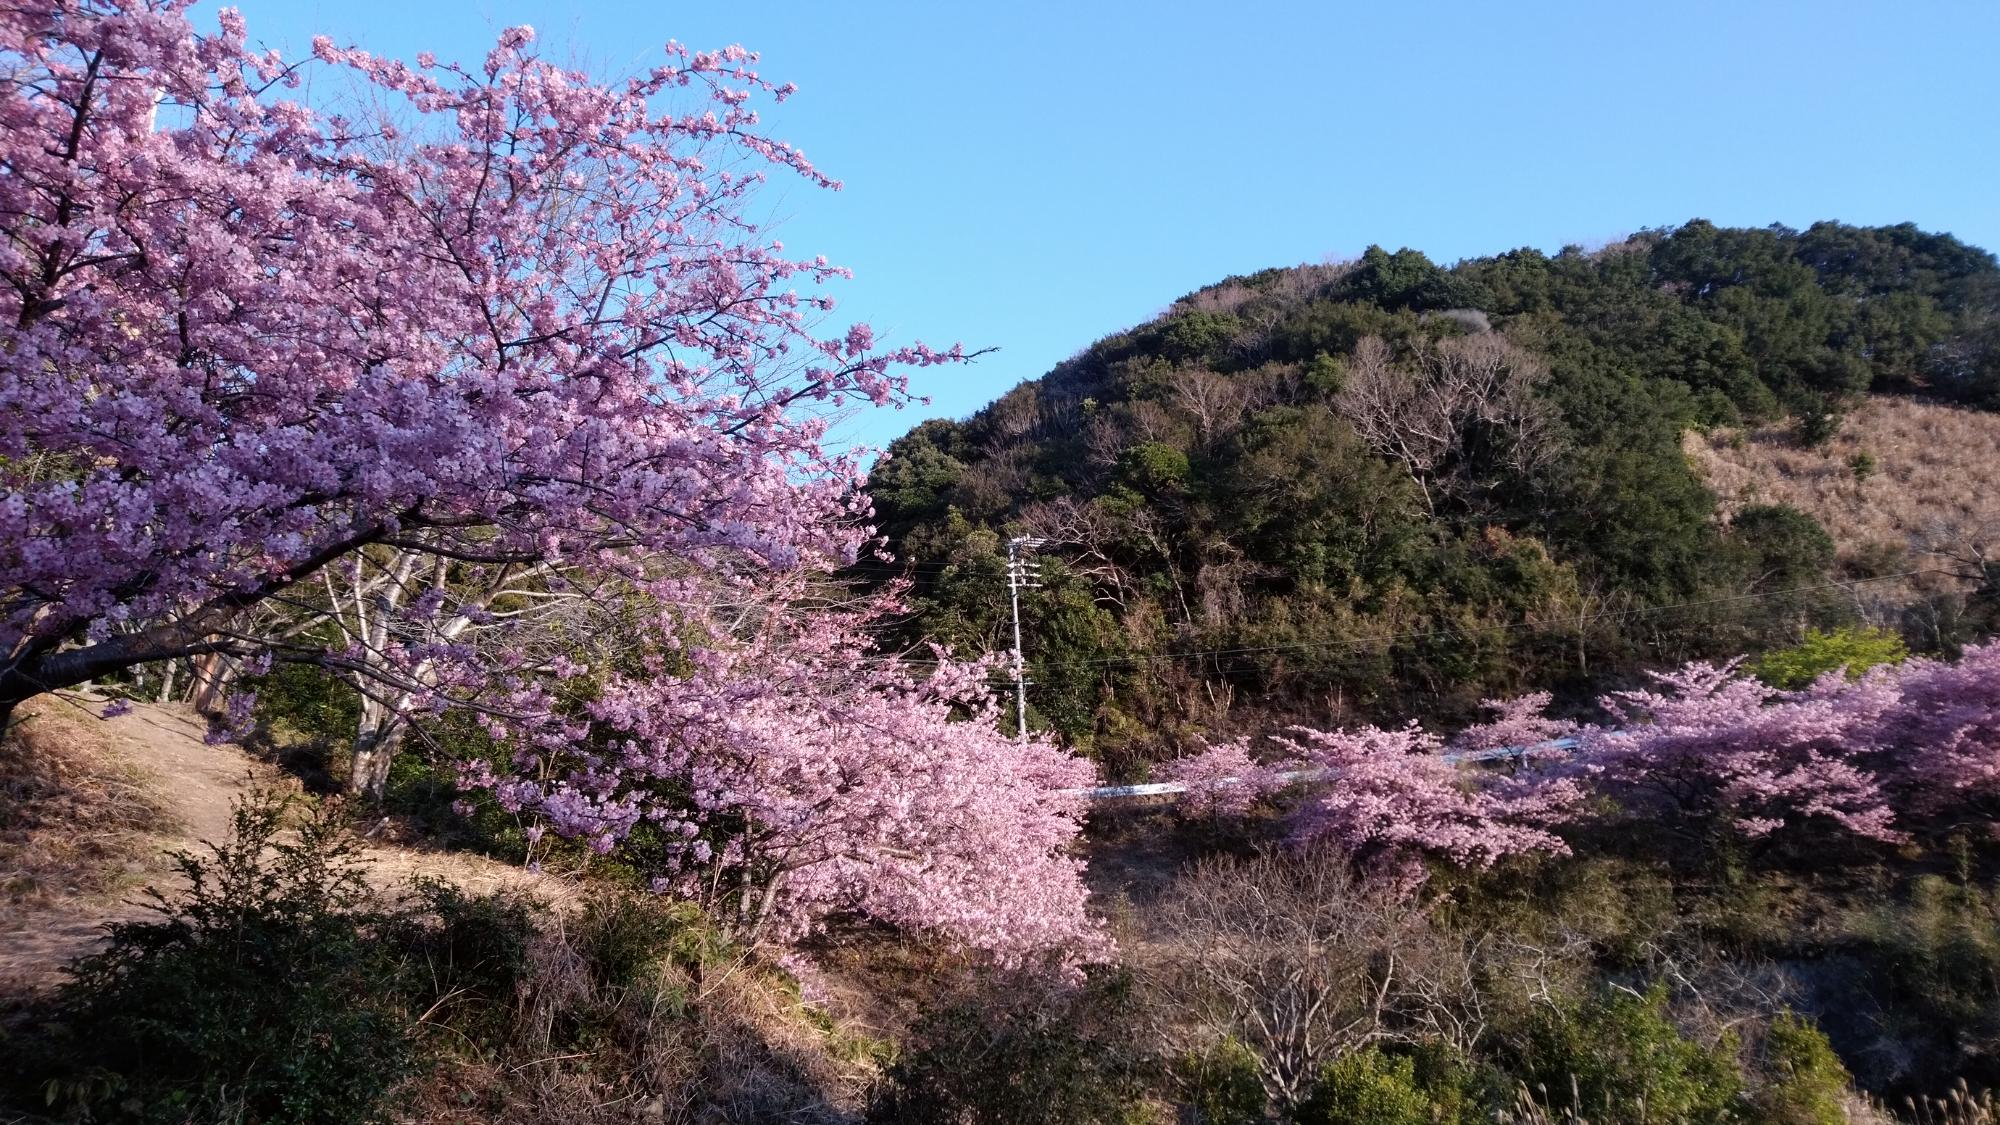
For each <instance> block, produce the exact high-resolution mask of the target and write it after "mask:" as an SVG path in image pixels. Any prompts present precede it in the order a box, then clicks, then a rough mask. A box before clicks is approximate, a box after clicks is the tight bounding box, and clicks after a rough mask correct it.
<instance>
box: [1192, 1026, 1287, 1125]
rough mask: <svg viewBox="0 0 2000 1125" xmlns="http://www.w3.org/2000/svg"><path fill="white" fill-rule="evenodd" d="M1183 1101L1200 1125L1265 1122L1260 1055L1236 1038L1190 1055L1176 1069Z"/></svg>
mask: <svg viewBox="0 0 2000 1125" xmlns="http://www.w3.org/2000/svg"><path fill="white" fill-rule="evenodd" d="M1174 1070H1175V1077H1176V1078H1177V1079H1178V1080H1179V1083H1180V1088H1181V1091H1182V1100H1183V1103H1184V1104H1185V1105H1186V1106H1187V1108H1188V1109H1189V1110H1191V1111H1193V1113H1194V1119H1195V1121H1196V1123H1197V1125H1256V1122H1259V1121H1262V1120H1264V1106H1265V1098H1264V1084H1263V1082H1262V1081H1260V1080H1259V1079H1258V1077H1257V1055H1256V1053H1255V1052H1253V1051H1251V1050H1250V1048H1248V1047H1246V1046H1244V1045H1243V1044H1242V1043H1240V1042H1238V1041H1237V1040H1235V1039H1225V1040H1223V1041H1222V1042H1221V1043H1218V1044H1216V1045H1215V1046H1214V1047H1211V1048H1209V1049H1208V1050H1206V1051H1194V1052H1189V1053H1188V1055H1187V1056H1186V1057H1185V1058H1183V1059H1182V1060H1181V1061H1180V1063H1179V1065H1177V1066H1176V1067H1175V1068H1174Z"/></svg>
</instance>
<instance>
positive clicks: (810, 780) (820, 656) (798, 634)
mask: <svg viewBox="0 0 2000 1125" xmlns="http://www.w3.org/2000/svg"><path fill="white" fill-rule="evenodd" d="M678 632H679V633H680V634H681V635H683V636H685V635H687V634H688V633H689V632H690V630H689V627H688V622H687V621H686V620H685V619H682V620H681V621H680V622H678ZM696 632H698V633H700V634H701V639H699V640H698V641H693V642H683V643H682V644H681V647H680V649H679V650H678V652H677V653H675V654H674V655H676V656H678V657H680V658H681V659H679V660H655V661H652V662H650V666H649V667H647V668H646V669H645V670H644V671H643V672H641V673H638V674H618V675H612V676H609V677H608V678H606V679H605V680H604V681H603V683H602V685H601V690H599V691H598V692H597V693H596V694H595V697H594V698H593V699H592V701H591V702H590V703H589V704H588V705H587V706H586V707H585V711H586V715H585V716H584V718H583V723H584V729H583V731H581V732H577V731H570V730H565V731H563V732H561V733H559V734H558V735H557V736H555V737H550V738H540V737H527V738H522V739H517V751H518V752H517V754H516V757H515V759H514V762H513V765H514V769H513V771H512V772H510V773H496V772H494V771H492V770H491V769H490V768H487V767H475V768H474V769H473V770H472V771H471V772H469V773H468V775H467V777H466V779H465V780H466V781H467V783H468V784H470V785H473V786H475V787H483V788H486V789H489V790H490V791H491V792H492V794H493V795H494V796H495V797H496V798H497V799H498V800H499V802H500V803H501V804H502V805H503V806H504V807H506V808H508V809H510V810H514V811H517V812H521V813H525V814H527V815H530V816H532V817H534V818H535V819H536V820H538V821H539V822H540V823H543V824H546V825H547V826H548V828H549V830H550V831H552V832H554V833H556V834H557V835H559V836H563V837H569V838H574V839H580V840H583V841H585V842H588V843H589V844H591V845H592V846H593V847H595V848H597V849H599V850H605V851H608V850H611V849H613V848H616V847H620V846H623V845H626V844H630V843H636V842H638V841H639V840H640V839H642V838H643V840H644V842H645V846H644V847H643V848H633V849H630V854H632V855H634V856H643V857H645V858H644V859H642V860H635V861H636V862H644V863H648V864H650V865H651V870H650V872H649V873H650V874H651V876H652V877H653V879H654V884H655V886H656V887H657V888H659V889H660V890H663V891H668V892H672V893H676V894H680V895H684V896H687V897H690V898H693V899H696V900H699V901H703V902H704V904H705V905H706V906H707V907H708V908H709V909H710V910H711V912H712V913H714V914H715V915H716V916H717V917H719V918H721V919H723V920H724V922H725V924H727V925H730V926H732V927H733V928H735V929H736V930H737V932H738V933H739V934H740V935H742V936H743V937H745V938H746V939H748V940H753V941H760V940H769V941H771V942H774V943H776V944H779V945H786V944H792V943H796V942H797V941H798V940H799V939H801V938H804V937H806V936H808V935H810V934H811V933H812V932H814V931H815V930H816V929H818V928H819V927H821V926H822V925H824V924H825V923H826V921H827V920H828V919H831V918H835V917H847V918H865V919H869V920H873V921H875V922H878V923H882V924H886V925H890V926H894V927H896V928H899V929H903V930H905V931H909V932H915V933H920V934H926V935H930V936H933V937H935V938H937V939H940V940H942V941H943V942H944V943H946V944H948V945H952V946H957V947H962V948H967V949H974V950H979V951H983V952H985V953H988V954H991V955H992V956H994V957H995V958H996V959H997V960H999V961H1000V962H1002V963H1005V964H1018V963H1021V962H1024V961H1026V960H1029V959H1033V958H1051V959H1053V960H1055V961H1058V962H1062V963H1067V964H1070V965H1074V964H1076V963H1078V962H1080V961H1081V960H1087V959H1090V958H1092V957H1094V956H1096V955H1097V954H1099V953H1101V952H1102V951H1103V950H1104V948H1105V940H1104V937H1103V934H1102V932H1101V930H1100V929H1099V927H1098V925H1097V923H1095V922H1094V921H1093V920H1092V919H1091V918H1090V916H1089V914H1088V912H1087V910H1086V909H1085V906H1086V898H1087V892H1086V889H1085V886H1084V883H1083V879H1082V863H1081V861H1080V860H1079V859H1077V858H1076V857H1075V856H1073V855H1072V854H1071V848H1072V845H1073V844H1074V843H1075V841H1076V838H1077V835H1078V833H1079V831H1080V828H1081V821H1082V815H1083V798H1082V797H1081V796H1080V795H1079V794H1078V793H1077V792H1075V791H1076V790H1077V789H1079V788H1080V787H1082V786H1086V785H1088V784H1089V783H1090V781H1091V778H1092V769H1091V767H1090V765H1089V763H1088V762H1085V761H1084V760H1082V759H1079V758H1076V757H1073V756H1071V755H1070V754H1068V753H1066V752H1064V751H1062V750H1061V749H1059V748H1058V747H1056V746H1055V745H1053V744H1052V743H1050V742H1049V741H1047V740H1046V739H1044V738H1041V737H1033V738H1027V739H1015V738H1010V737H1006V736H1004V735H1002V734H1001V733H999V729H998V724H997V721H996V720H997V715H996V713H995V711H994V703H993V699H992V696H991V692H990V690H989V687H988V685H987V676H988V674H989V669H988V668H987V667H986V666H985V665H984V664H982V663H978V662H962V661H956V660H952V659H951V658H950V657H949V656H948V655H947V654H944V653H934V654H933V656H934V660H933V661H932V662H930V663H929V665H928V667H927V670H926V671H923V672H921V673H919V672H917V671H915V670H913V669H912V667H911V666H910V665H908V664H906V663H904V662H902V661H898V660H892V659H883V658H879V657H875V656H873V655H870V654H869V653H868V650H867V645H866V643H865V638H864V634H863V632H862V630H861V629H860V627H859V620H858V619H857V618H854V617H843V616H842V615H837V614H832V613H828V612H825V611H814V612H810V613H803V614H799V615H797V616H792V615H789V614H786V613H784V612H782V607H773V612H772V613H770V614H768V615H766V617H765V619H764V623H763V624H762V626H761V627H760V628H759V629H758V630H757V631H756V632H755V634H754V635H750V636H725V635H723V634H722V633H721V632H720V631H719V630H717V629H711V628H704V629H701V630H696ZM579 735H580V736H579Z"/></svg>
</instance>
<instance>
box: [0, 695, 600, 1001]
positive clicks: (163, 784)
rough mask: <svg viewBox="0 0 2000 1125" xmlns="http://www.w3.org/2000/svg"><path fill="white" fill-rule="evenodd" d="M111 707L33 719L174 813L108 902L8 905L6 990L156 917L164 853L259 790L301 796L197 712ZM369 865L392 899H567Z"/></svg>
mask: <svg viewBox="0 0 2000 1125" xmlns="http://www.w3.org/2000/svg"><path fill="white" fill-rule="evenodd" d="M103 705H104V702H103V701H102V700H95V701H93V700H84V699H76V700H71V701H54V700H47V701H40V702H38V703H36V704H35V705H34V707H35V708H36V710H35V711H34V712H32V713H31V715H35V716H50V718H48V719H46V720H45V721H44V733H43V737H44V738H61V739H65V740H75V741H76V742H81V743H86V745H81V746H77V747H76V749H78V750H79V751H81V752H80V753H79V754H78V755H77V760H78V761H81V762H87V763H95V764H96V765H97V767H98V768H100V769H101V768H107V767H108V768H113V769H118V770H121V771H122V772H123V773H124V774H125V776H127V777H128V778H129V779H130V780H131V782H132V784H134V785H137V786H138V787H140V788H142V789H143V790H144V791H145V794H146V796H147V798H148V799H149V800H150V801H151V802H152V803H153V804H154V805H155V806H156V807H157V808H158V810H159V812H160V813H161V814H163V815H161V816H160V817H159V818H157V819H158V822H159V824H160V825H161V827H160V828H159V829H158V830H156V831H154V832H150V833H146V834H144V835H143V836H141V837H140V838H138V839H136V840H132V841H129V843H128V846H127V848H126V850H127V851H128V852H129V854H130V858H129V859H128V860H127V861H126V862H125V863H124V865H123V869H122V870H120V871H116V872H112V873H107V874H106V878H105V880H104V881H105V882H106V883H108V889H106V890H104V891H102V892H99V893H94V894H87V895H80V896H60V897H57V898H55V899H54V900H53V901H44V902H33V903H30V904H28V905H27V906H25V907H14V908H9V907H8V906H7V905H6V903H5V902H4V900H0V910H6V911H9V912H10V913H11V914H12V915H13V916H7V917H0V989H4V990H6V991H16V990H19V989H21V988H23V987H27V988H37V987H42V986H45V985H47V984H49V983H52V982H53V981H55V980H56V979H58V978H59V976H60V972H61V967H62V965H63V964H64V963H66V962H68V961H70V960H72V959H74V958H76V957H78V956H81V955H83V954H86V953H88V952H90V951H92V950H94V949H95V948H97V947H98V946H99V945H100V944H101V943H102V942H103V938H104V932H103V931H104V927H105V926H106V925H107V924H109V923H112V922H118V921H127V920H132V919H137V918H142V917H146V916H147V915H148V914H150V911H148V910H147V908H146V905H145V899H144V896H143V891H144V889H145V888H146V887H148V886H154V887H159V888H160V889H161V890H163V891H167V892H168V893H171V889H172V888H173V887H174V886H175V884H176V883H177V882H178V880H179V876H178V874H177V873H176V872H175V871H173V869H172V867H171V865H170V862H169V861H168V860H167V858H166V854H165V853H166V852H168V851H176V850H191V851H196V852H199V851H201V845H202V844H203V843H204V842H207V841H211V840H222V839H224V838H226V837H227V836H228V835H229V829H230V817H231V805H232V803H233V802H234V801H235V800H236V799H237V798H238V797H240V796H242V795H243V794H244V793H246V792H248V791H249V790H250V789H252V788H253V787H256V786H264V785H268V786H274V787H279V788H285V789H296V784H295V783H294V782H293V781H292V780H291V779H290V778H288V777H286V776H284V775H283V774H281V773H280V772H279V771H278V770H276V769H275V768H273V767H272V766H270V765H268V764H267V763H264V762H260V761H257V760H256V759H253V758H251V757H249V756H248V755H246V754H245V753H243V751H242V750H241V749H239V748H238V747H235V746H232V745H227V744H225V745H213V746H212V745H209V744H208V743H207V742H206V741H204V735H205V734H206V732H207V724H206V723H205V722H204V721H203V720H202V719H201V717H200V716H198V715H196V714H195V713H194V712H193V711H192V710H191V709H189V708H187V707H184V706H179V705H154V704H136V705H134V706H133V708H132V709H131V710H130V711H129V712H127V713H125V714H123V715H119V716H116V717H114V718H110V719H105V718H100V717H98V712H99V711H101V710H102V708H103ZM364 866H365V869H366V871H367V873H368V878H369V882H371V883H372V884H374V885H375V886H376V887H377V888H378V889H383V890H391V889H394V888H395V887H397V886H400V885H402V884H404V883H407V882H408V881H409V880H410V879H411V878H413V877H416V876H419V875H423V876H431V877H436V878H441V879H445V880H447V881H449V882H452V883H455V884H457V885H459V886H461V887H463V888H465V889H466V890H468V891H471V892H475V893H478V892H485V891H492V890H498V889H501V888H515V889H520V890H525V891H529V892H531V893H533V894H535V895H537V896H538V897H541V898H543V899H545V900H551V901H560V900H562V899H564V898H566V897H567V893H568V888H567V886H566V885H565V884H564V883H563V882H562V881H560V880H557V879H554V878H551V877H546V876H541V875H537V874H535V873H532V872H529V871H526V870H523V869H521V868H519V867H513V866H509V865H506V864H502V863H497V862H495V861H493V860H490V859H486V858H483V857H480V856H473V855H466V854H462V853H447V852H430V851H421V850H415V849H411V848H403V847H397V846H394V845H384V844H379V843H373V842H370V843H367V845H366V848H365V852H364Z"/></svg>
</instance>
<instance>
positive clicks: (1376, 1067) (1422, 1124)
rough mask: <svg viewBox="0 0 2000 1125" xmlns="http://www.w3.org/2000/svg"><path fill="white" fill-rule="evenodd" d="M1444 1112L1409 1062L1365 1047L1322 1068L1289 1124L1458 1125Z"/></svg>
mask: <svg viewBox="0 0 2000 1125" xmlns="http://www.w3.org/2000/svg"><path fill="white" fill-rule="evenodd" d="M1446 1112H1449V1111H1448V1110H1447V1108H1446V1107H1444V1106H1438V1105H1434V1103H1433V1102H1432V1099H1431V1096H1430V1094H1429V1093H1428V1092H1427V1091H1425V1090H1424V1089H1423V1087H1422V1086H1421V1085H1419V1083H1418V1081H1417V1075H1416V1063H1415V1062H1414V1061H1413V1060H1411V1059H1408V1058H1394V1057H1391V1056H1389V1055H1385V1054H1383V1053H1382V1052H1381V1051H1379V1050H1377V1049H1376V1048H1373V1047H1368V1048H1365V1049H1363V1050H1359V1051H1351V1052H1349V1053H1347V1054H1345V1055H1342V1056H1340V1057H1339V1058H1338V1059H1335V1060H1334V1061H1333V1062H1331V1063H1329V1064H1327V1065H1326V1066H1325V1067H1324V1068H1322V1069H1321V1070H1320V1075H1319V1081H1318V1082H1317V1083H1315V1084H1314V1086H1313V1089H1312V1092H1311V1093H1310V1094H1308V1095H1307V1096H1306V1098H1305V1100H1304V1101H1302V1102H1300V1103H1299V1106H1298V1109H1297V1111H1296V1112H1295V1113H1294V1115H1293V1120H1294V1121H1296V1122H1297V1123H1298V1125H1433V1123H1442V1122H1456V1121H1457V1120H1458V1116H1457V1114H1456V1113H1452V1114H1451V1115H1450V1116H1449V1117H1447V1116H1444V1114H1445V1113H1446Z"/></svg>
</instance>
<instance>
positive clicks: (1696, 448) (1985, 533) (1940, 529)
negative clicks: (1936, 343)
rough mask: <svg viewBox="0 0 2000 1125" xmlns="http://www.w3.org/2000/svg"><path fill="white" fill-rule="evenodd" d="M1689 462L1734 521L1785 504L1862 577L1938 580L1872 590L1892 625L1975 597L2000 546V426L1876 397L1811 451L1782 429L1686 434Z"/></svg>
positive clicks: (1984, 416) (1999, 420)
mask: <svg viewBox="0 0 2000 1125" xmlns="http://www.w3.org/2000/svg"><path fill="white" fill-rule="evenodd" d="M1686 448H1687V451H1688V455H1689V456H1690V457H1691V458H1693V459H1694V462H1695V464H1696V466H1697V467H1698V469H1699V471H1700V473H1701V476H1702V479H1703V480H1704V481H1705V482H1706V483H1707V484H1708V486H1709V487H1710V488H1711V489H1713V490H1714V491H1715V493H1716V496H1717V499H1718V501H1719V503H1720V504H1721V507H1722V510H1723V512H1724V514H1725V516H1726V515H1728V514H1730V513H1734V512H1736V511H1740V510H1742V509H1743V508H1745V507H1751V506H1755V505H1758V504H1785V505H1788V506H1790V507H1793V508H1797V509H1798V510H1800V511H1802V512H1805V513H1806V514H1808V515H1810V516H1812V517H1813V518H1814V519H1815V520H1818V521H1819V523H1820V525H1821V526H1822V527H1824V528H1826V530H1827V533H1828V534H1829V535H1831V536H1832V537H1833V541H1834V543H1835V545H1836V547H1837V549H1838V552H1839V561H1840V566H1841V570H1842V571H1843V572H1845V573H1849V574H1853V575H1856V576H1872V575H1877V574H1884V573H1889V572H1893V571H1907V570H1920V569H1930V570H1935V571H1938V572H1941V573H1931V574H1924V575H1919V576H1917V577H1915V578H1913V579H1912V581H1911V582H1909V583H1896V582H1885V583H1882V584H1880V585H1878V586H1875V587H1873V588H1872V590H1871V593H1872V594H1873V595H1874V598H1873V599H1872V601H1871V604H1875V605H1876V606H1877V612H1878V613H1881V614H1884V615H1886V614H1887V613H1888V612H1890V611H1891V610H1892V609H1893V608H1896V607H1899V606H1903V605H1908V604H1910V603H1911V602H1913V601H1917V600H1919V599H1920V596H1921V595H1922V594H1924V593H1927V592H1935V591H1940V590H1949V589H1962V588H1964V587H1966V586H1968V585H1974V586H1976V585H1977V579H1976V578H1975V577H1974V572H1975V571H1976V569H1977V567H1978V565H1979V561H1980V559H1981V557H1982V553H1985V554H1987V555H1990V554H1991V552H1992V551H1993V550H1994V546H1993V545H1994V544H1995V543H1996V542H2000V414H1995V413H1992V412H1990V411H1980V410H1968V409H1965V408H1962V407H1955V406H1948V405H1944V404H1940V403H1932V402H1923V401H1919V400H1916V399H1910V398H1899V397H1893V396H1875V397H1872V398H1870V399H1868V400H1867V401H1865V402H1863V403H1861V404H1860V405H1859V406H1858V407H1857V408H1856V409H1855V410H1854V411H1853V412H1852V413H1850V414H1849V415H1848V417H1847V419H1846V421H1845V422H1844V423H1843V424H1842V426H1841V428H1840V432H1838V433H1836V434H1835V435H1833V437H1832V438H1831V439H1830V440H1828V441H1827V442H1825V443H1824V444H1822V445H1818V446H1806V445H1803V444H1801V443H1800V442H1799V440H1798V435H1797V434H1796V432H1794V431H1793V430H1792V429H1791V428H1789V427H1787V426H1784V425H1766V426H1760V427H1756V428H1754V429H1750V430H1747V431H1746V430H1740V429H1729V428H1719V429H1715V430H1711V431H1709V432H1707V433H1697V432H1694V431H1689V433H1688V434H1687V437H1686Z"/></svg>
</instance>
